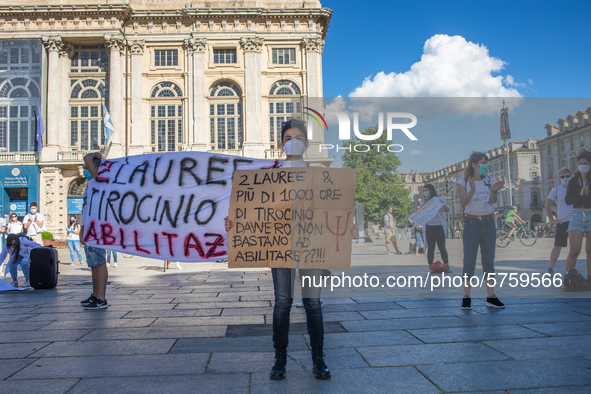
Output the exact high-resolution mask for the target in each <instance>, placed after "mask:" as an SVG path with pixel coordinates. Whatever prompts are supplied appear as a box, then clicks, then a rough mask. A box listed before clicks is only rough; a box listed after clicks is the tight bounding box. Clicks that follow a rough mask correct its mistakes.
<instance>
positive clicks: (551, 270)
mask: <svg viewBox="0 0 591 394" xmlns="http://www.w3.org/2000/svg"><path fill="white" fill-rule="evenodd" d="M548 274H550V277H553V276H554V275H556V273H555V272H554V270H553V269H552V268H548Z"/></svg>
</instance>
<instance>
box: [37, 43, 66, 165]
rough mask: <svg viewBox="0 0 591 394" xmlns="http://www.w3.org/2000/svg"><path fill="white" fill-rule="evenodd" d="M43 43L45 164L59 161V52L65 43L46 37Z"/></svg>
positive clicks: (42, 155) (43, 159) (43, 157)
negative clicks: (45, 78) (45, 65)
mask: <svg viewBox="0 0 591 394" xmlns="http://www.w3.org/2000/svg"><path fill="white" fill-rule="evenodd" d="M42 41H43V45H44V46H45V49H47V117H46V119H44V120H45V133H47V137H46V138H47V144H46V146H45V147H44V148H43V150H42V154H41V159H42V161H44V162H52V161H57V152H58V151H59V131H60V117H61V113H60V108H61V106H60V95H61V94H60V93H61V88H60V73H59V69H60V67H59V52H60V51H61V50H62V49H63V47H64V43H63V42H62V38H61V37H60V36H46V37H43V38H42Z"/></svg>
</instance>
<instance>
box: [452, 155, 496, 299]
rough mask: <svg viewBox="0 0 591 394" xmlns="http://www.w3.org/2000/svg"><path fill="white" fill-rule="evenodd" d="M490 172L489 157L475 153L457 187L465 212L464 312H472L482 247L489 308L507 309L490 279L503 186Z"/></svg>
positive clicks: (493, 269)
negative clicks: (496, 213)
mask: <svg viewBox="0 0 591 394" xmlns="http://www.w3.org/2000/svg"><path fill="white" fill-rule="evenodd" d="M488 170H489V165H488V156H486V155H485V154H484V153H481V152H474V153H472V154H471V155H470V158H469V159H468V166H467V167H466V170H465V171H464V176H463V177H461V178H459V179H458V181H457V183H456V191H457V194H458V199H459V201H460V204H461V205H462V207H463V208H464V262H463V263H464V264H463V275H467V278H468V279H467V280H465V281H464V298H463V299H462V309H471V305H472V304H471V303H472V300H471V298H470V290H471V285H470V279H471V278H472V277H473V276H474V269H475V267H476V258H477V257H478V248H479V247H480V259H481V261H482V270H483V271H484V273H485V275H487V277H486V293H487V298H486V306H487V307H491V308H504V307H505V305H504V304H503V303H502V302H501V301H499V299H498V297H497V296H496V295H495V293H494V290H495V289H494V286H493V285H494V282H493V278H492V277H491V276H492V275H494V273H495V240H496V226H495V220H494V215H493V212H494V207H495V204H496V202H497V195H498V192H499V190H500V189H501V187H503V184H504V182H503V181H497V179H496V178H495V177H494V176H492V175H487V173H488Z"/></svg>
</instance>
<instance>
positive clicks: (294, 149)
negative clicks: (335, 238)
mask: <svg viewBox="0 0 591 394" xmlns="http://www.w3.org/2000/svg"><path fill="white" fill-rule="evenodd" d="M281 142H282V148H283V151H284V152H285V155H286V156H287V160H285V162H284V163H283V165H282V167H284V168H285V167H307V165H306V163H305V162H304V158H303V155H304V152H305V151H306V148H307V147H308V134H307V130H306V127H305V123H304V122H302V121H298V120H289V121H287V122H284V123H283V124H282V125H281ZM233 226H234V222H233V221H231V220H229V219H228V217H226V218H225V227H226V231H230V230H231V229H232V227H233ZM271 273H272V275H273V286H274V288H275V307H274V309H273V343H274V347H275V365H273V368H272V369H271V373H270V378H271V379H272V380H281V379H284V378H285V372H286V371H285V366H286V364H287V345H288V333H289V314H290V311H291V305H292V303H293V293H292V289H293V287H294V282H295V269H291V268H271ZM323 273H324V270H322V269H305V270H300V276H302V275H305V276H309V277H322V274H323ZM320 290H321V288H320V287H316V288H314V287H311V288H302V300H303V302H304V307H305V308H306V317H307V320H308V334H309V335H310V345H311V347H312V361H313V364H314V366H313V369H312V371H313V372H314V377H316V378H317V379H330V370H329V369H328V367H327V366H326V364H325V363H324V353H323V351H322V348H323V346H324V322H323V318H322V307H321V305H320Z"/></svg>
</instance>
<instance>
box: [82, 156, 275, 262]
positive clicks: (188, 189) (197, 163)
mask: <svg viewBox="0 0 591 394" xmlns="http://www.w3.org/2000/svg"><path fill="white" fill-rule="evenodd" d="M278 165H280V163H279V162H277V161H272V160H258V159H250V158H245V157H236V156H227V155H214V154H209V153H204V152H170V153H163V154H149V155H141V156H130V157H123V158H120V159H113V160H105V161H103V162H102V164H101V167H100V168H99V171H98V172H99V175H98V177H97V179H96V181H95V182H94V186H92V190H89V191H88V193H87V199H88V201H87V204H88V209H87V212H86V215H87V217H86V220H85V223H86V225H85V229H84V242H86V243H88V244H89V245H96V246H98V247H102V248H105V249H111V250H116V251H118V252H123V253H129V254H135V255H138V256H143V257H150V258H156V259H162V260H171V261H186V262H191V261H208V260H212V261H213V260H220V259H224V258H226V256H227V253H228V242H227V233H226V231H225V230H224V217H225V216H226V215H227V213H228V208H229V198H230V192H231V188H232V177H233V175H234V172H235V171H237V170H254V169H260V168H271V167H273V166H275V167H276V166H278Z"/></svg>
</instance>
